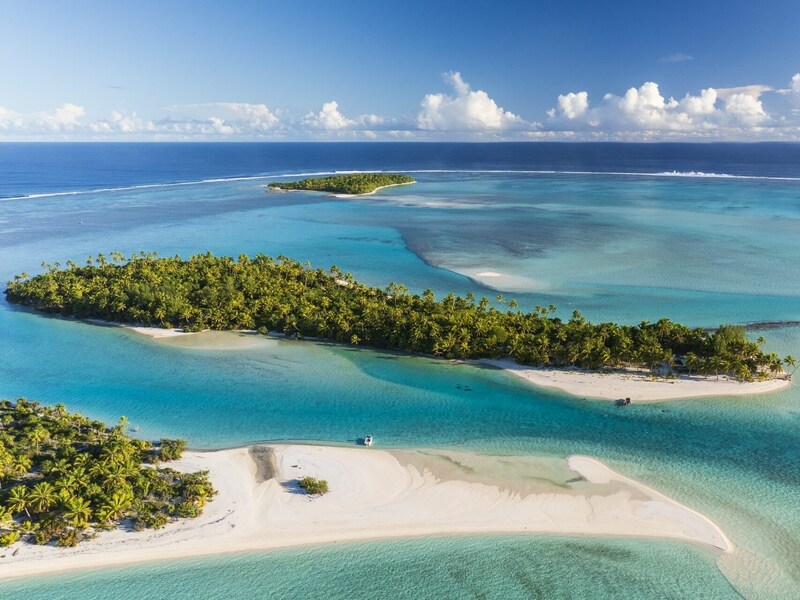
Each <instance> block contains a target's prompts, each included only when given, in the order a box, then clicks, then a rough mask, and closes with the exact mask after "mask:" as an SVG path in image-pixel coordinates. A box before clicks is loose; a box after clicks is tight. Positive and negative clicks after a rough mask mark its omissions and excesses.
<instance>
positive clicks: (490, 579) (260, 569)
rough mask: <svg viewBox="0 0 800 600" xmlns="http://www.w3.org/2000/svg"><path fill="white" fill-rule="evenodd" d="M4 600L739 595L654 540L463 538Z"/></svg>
mask: <svg viewBox="0 0 800 600" xmlns="http://www.w3.org/2000/svg"><path fill="white" fill-rule="evenodd" d="M0 592H3V593H4V594H6V595H7V597H9V598H10V597H15V598H44V597H47V598H50V599H52V600H67V599H73V598H74V599H76V600H78V599H80V600H95V599H96V600H104V599H106V598H130V599H139V598H141V599H149V598H170V599H173V600H181V599H184V598H185V599H187V600H189V599H200V598H229V599H231V600H236V599H239V598H241V599H245V598H319V597H322V598H330V599H331V600H334V599H342V600H344V599H349V600H360V599H372V598H398V599H409V600H410V599H416V598H435V597H439V598H507V599H512V598H520V599H522V598H543V599H544V598H547V599H552V598H583V599H587V600H589V599H598V600H600V599H603V600H605V599H607V598H638V599H641V600H646V599H653V600H656V599H659V600H665V599H676V600H677V599H684V598H701V597H702V598H706V599H708V600H723V599H731V598H740V596H739V595H738V594H737V593H736V592H735V591H734V590H733V588H732V587H731V586H730V585H729V584H728V583H727V582H726V581H725V579H724V578H723V577H722V575H721V574H720V573H719V571H717V569H716V567H715V566H714V563H713V557H712V555H711V553H710V552H707V551H703V550H698V549H696V548H692V547H689V546H685V545H680V544H673V543H669V542H659V543H656V544H654V545H653V546H652V547H649V548H643V547H642V545H641V544H637V543H635V542H630V541H626V540H610V541H603V542H599V541H598V540H594V539H590V538H589V539H580V540H576V539H570V538H559V537H540V538H532V537H531V538H521V537H502V538H495V537H470V538H436V539H426V540H414V541H409V540H394V541H388V542H380V543H376V542H368V543H364V544H353V545H343V546H329V547H321V548H314V549H297V550H288V551H278V552H272V553H268V554H240V555H236V556H229V557H222V558H212V559H203V560H191V561H180V562H174V563H168V564H162V565H156V566H140V567H129V568H126V569H109V570H107V571H101V572H94V573H91V572H90V573H82V574H71V575H62V576H56V577H50V578H48V579H47V580H43V579H28V580H25V581H24V582H12V583H7V584H3V585H0Z"/></svg>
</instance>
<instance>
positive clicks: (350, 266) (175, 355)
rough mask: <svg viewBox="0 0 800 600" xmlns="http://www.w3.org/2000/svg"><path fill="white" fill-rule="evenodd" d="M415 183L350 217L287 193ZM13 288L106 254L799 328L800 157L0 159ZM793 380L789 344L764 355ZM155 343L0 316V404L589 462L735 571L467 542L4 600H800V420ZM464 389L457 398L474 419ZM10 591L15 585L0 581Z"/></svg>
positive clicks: (606, 547) (163, 432)
mask: <svg viewBox="0 0 800 600" xmlns="http://www.w3.org/2000/svg"><path fill="white" fill-rule="evenodd" d="M348 170H392V171H404V172H412V173H413V175H414V177H415V179H417V183H416V184H415V185H413V186H405V187H400V188H391V189H386V190H383V191H382V192H381V193H379V194H376V195H374V196H370V197H364V198H358V199H339V198H331V197H327V196H324V195H319V194H311V193H293V194H267V193H265V189H264V187H263V186H264V185H265V184H266V183H267V182H268V181H271V180H278V181H280V180H281V179H282V178H285V177H287V176H290V175H293V174H306V173H329V172H335V171H348ZM0 198H3V199H2V200H0V280H3V281H5V280H8V279H10V278H11V277H13V276H14V275H15V274H17V273H21V272H28V273H36V272H38V271H40V270H41V269H42V266H41V262H42V261H49V262H53V261H60V262H62V263H63V262H64V261H66V260H69V259H71V260H75V261H76V262H80V261H82V260H84V259H85V258H86V257H87V256H89V255H96V254H97V253H98V252H106V253H108V252H111V251H113V250H120V251H123V252H125V253H131V252H137V251H141V250H145V251H158V252H159V253H160V254H161V255H172V254H181V255H184V256H186V255H189V254H192V253H197V252H205V251H212V252H214V253H217V254H227V255H233V256H236V255H238V254H241V253H249V254H254V253H257V252H263V253H267V254H271V255H279V254H284V255H287V256H291V257H293V258H296V259H298V260H301V261H306V260H308V261H311V262H312V263H313V264H314V265H315V266H319V267H328V266H330V265H332V264H336V265H338V266H339V267H340V268H342V269H343V270H344V271H350V272H352V273H353V274H354V275H355V276H356V277H357V278H358V279H360V280H362V281H364V282H365V283H369V284H372V285H380V286H385V285H387V284H388V283H389V282H391V281H396V282H402V283H405V284H407V285H408V286H409V288H411V290H412V291H415V292H419V291H421V290H423V289H425V288H431V289H433V290H434V291H435V292H436V293H437V294H445V293H448V292H451V291H453V292H457V293H466V292H470V291H472V292H475V293H476V295H478V296H481V295H485V296H488V297H494V295H496V294H497V293H503V294H504V295H506V297H514V298H516V299H518V300H519V302H520V305H521V306H522V307H524V308H532V307H533V306H535V305H536V304H543V305H547V304H550V303H554V304H556V305H557V306H559V309H560V311H561V312H560V314H561V315H562V316H563V315H564V314H566V315H569V314H570V313H571V312H572V310H575V309H579V310H581V311H582V312H584V314H586V315H587V316H588V317H589V318H591V319H608V320H615V321H621V322H638V321H640V320H642V319H649V320H653V319H657V318H659V317H661V316H668V317H671V318H674V319H675V320H679V321H683V322H686V323H688V324H692V325H699V326H715V325H719V324H720V323H723V322H732V323H753V322H761V321H772V322H786V323H789V322H796V321H800V262H799V261H798V257H800V144H556V143H553V144H425V143H412V144H406V143H398V144H393V143H342V144H340V143H317V144H300V143H292V144H289V143H287V144H195V143H191V144H0ZM759 334H763V335H764V336H765V337H766V338H767V348H768V349H769V350H774V351H775V352H778V353H780V354H781V355H785V354H786V353H789V352H791V353H794V354H795V355H797V354H800V352H799V350H800V327H797V326H796V325H795V326H790V325H787V326H782V327H778V328H776V329H771V330H769V331H764V332H759ZM193 339H195V340H200V341H187V340H182V341H171V342H155V341H152V340H149V339H144V338H142V337H141V336H138V335H135V334H133V333H131V332H128V331H124V330H120V329H117V328H108V327H100V326H93V325H89V324H85V323H79V322H75V321H68V320H60V319H53V318H48V317H43V316H41V315H36V314H32V313H30V312H27V311H23V310H19V309H15V308H13V307H11V306H9V305H8V304H7V303H6V302H5V301H4V300H3V301H0V397H17V396H23V395H24V396H28V397H30V398H35V399H39V400H41V401H44V402H48V403H55V402H63V403H65V404H66V405H67V406H68V407H69V408H70V409H72V410H76V411H80V412H84V413H87V414H90V415H92V416H94V417H97V418H102V419H105V420H107V421H115V420H116V419H117V418H118V417H119V416H120V415H123V414H124V415H126V416H127V417H128V418H129V419H130V422H131V425H132V426H135V427H138V428H139V431H140V435H142V436H144V437H160V436H181V437H185V438H186V439H188V440H189V443H190V445H191V446H193V447H196V448H220V447H227V446H234V445H240V444H246V443H250V442H255V441H274V440H308V441H319V442H326V443H340V444H347V443H352V440H353V439H354V437H355V436H356V435H358V434H359V433H362V432H363V431H364V430H369V431H370V432H371V433H373V434H374V435H375V436H376V439H378V440H379V441H380V444H381V446H386V447H397V448H418V447H432V446H444V447H452V448H458V449H459V450H462V451H474V452H481V453H487V454H529V453H542V454H548V455H554V456H567V455H570V454H575V453H581V454H589V455H593V456H596V457H598V458H600V459H602V460H604V461H606V462H608V463H609V464H611V465H612V466H614V468H616V469H618V470H620V471H621V472H623V473H625V474H626V475H629V476H632V477H636V478H638V479H641V480H642V481H644V482H646V483H648V484H649V485H652V486H654V487H656V488H657V489H659V490H660V491H662V492H664V493H666V494H668V495H670V496H673V497H675V498H677V499H679V500H680V501H681V502H684V503H686V504H687V505H689V506H691V507H692V508H695V509H697V510H700V511H701V512H703V513H704V514H706V515H708V516H709V517H711V518H712V519H713V520H714V521H715V522H717V523H718V524H720V526H721V527H722V528H723V529H724V530H725V531H726V533H727V534H728V535H729V537H731V538H732V540H733V541H734V543H735V544H736V545H737V551H736V552H735V553H733V554H731V555H719V554H717V553H715V552H712V551H709V550H707V549H704V548H698V547H695V546H691V545H687V544H682V543H672V542H670V543H667V542H662V543H657V544H653V543H651V542H650V541H641V540H618V539H605V538H560V537H546V536H542V537H535V536H532V537H508V538H503V537H483V536H478V537H469V538H464V537H458V538H441V539H435V540H407V541H396V542H389V543H375V544H372V545H370V546H368V547H362V545H359V544H354V545H344V546H332V547H326V548H315V549H304V550H292V551H282V552H275V553H267V554H247V555H242V556H234V557H220V558H215V559H208V560H203V561H183V562H175V563H169V564H164V565H146V566H140V567H135V568H129V569H118V570H112V571H108V572H106V571H103V572H97V573H93V572H88V573H81V574H74V575H69V576H59V577H48V578H46V579H30V580H23V581H20V582H11V583H5V584H0V597H6V596H8V597H12V596H13V597H18V598H162V597H163V598H182V597H187V598H188V597H192V598H217V597H225V598H228V597H231V598H251V597H265V598H267V597H285V596H288V595H290V594H291V595H293V596H298V597H306V596H311V595H314V596H318V595H321V594H324V595H326V596H328V597H331V598H374V597H385V598H394V597H397V598H418V597H433V596H438V597H476V598H494V597H502V598H517V597H519V598H529V597H541V598H570V597H574V598H609V597H613V598H694V597H704V598H736V597H747V598H794V597H800V510H798V506H800V504H798V500H797V499H798V497H800V394H798V390H797V387H796V385H794V386H793V387H791V388H789V389H788V390H786V391H783V392H779V393H775V394H768V395H765V396H758V397H737V398H704V399H696V400H690V401H676V402H670V403H668V404H653V405H647V404H640V405H635V406H632V407H630V410H628V409H626V410H625V411H624V412H620V411H619V410H618V409H616V408H615V407H613V406H610V405H609V404H607V403H602V402H593V401H587V400H584V399H581V398H574V397H570V396H567V395H565V394H561V393H557V392H552V391H546V390H540V389H537V388H533V387H531V386H528V385H527V384H524V382H521V381H519V380H517V379H516V378H514V377H512V376H509V375H508V374H505V373H503V372H500V371H496V370H489V369H481V368H477V367H471V366H466V365H454V364H450V363H446V362H443V361H437V360H432V359H426V358H419V357H407V356H400V355H394V354H387V353H381V352H374V351H371V350H368V349H357V350H356V349H352V348H344V347H337V346H329V345H325V344H315V343H311V342H302V343H301V342H290V341H280V340H274V339H269V340H266V339H264V340H260V341H259V342H258V343H252V344H247V345H245V346H243V347H239V348H236V349H220V348H219V347H215V346H214V345H213V344H211V343H209V344H206V345H204V343H203V342H202V339H200V338H193ZM466 388H469V390H470V391H469V392H467V391H465V389H466ZM0 568H2V563H1V562H0Z"/></svg>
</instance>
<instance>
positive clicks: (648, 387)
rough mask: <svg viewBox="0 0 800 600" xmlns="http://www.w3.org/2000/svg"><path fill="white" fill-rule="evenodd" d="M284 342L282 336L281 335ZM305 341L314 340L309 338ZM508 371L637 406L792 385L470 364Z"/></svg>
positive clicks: (154, 333)
mask: <svg viewBox="0 0 800 600" xmlns="http://www.w3.org/2000/svg"><path fill="white" fill-rule="evenodd" d="M90 322H92V323H94V324H97V325H110V326H117V327H124V328H126V329H129V330H130V331H133V332H135V333H138V334H141V335H145V336H147V337H150V338H152V339H154V340H157V341H164V342H179V345H180V346H182V347H187V348H195V349H213V350H227V349H242V348H247V347H255V346H258V345H259V344H260V343H261V344H263V343H264V342H265V340H268V339H275V338H273V337H270V338H266V337H264V336H260V335H255V332H253V331H245V330H243V331H202V332H193V333H184V332H183V331H182V330H180V329H161V328H159V327H135V326H131V325H124V324H120V323H110V322H105V321H98V320H94V321H90ZM181 336H195V337H193V338H192V340H191V342H190V341H188V340H185V339H184V340H180V339H179V338H181ZM276 337H279V338H281V339H284V338H282V336H276ZM306 341H313V340H312V339H311V338H307V339H306ZM466 362H468V363H472V364H479V365H488V366H491V367H496V368H499V369H503V370H506V371H508V372H510V373H513V374H514V375H516V376H518V377H521V378H523V379H525V380H526V381H528V382H529V383H531V384H533V385H535V386H538V387H544V388H551V389H557V390H560V391H562V392H566V393H568V394H571V395H573V396H579V397H582V398H595V399H602V400H617V399H619V398H630V399H631V401H632V402H661V401H665V400H681V399H685V398H703V397H709V396H751V395H756V394H766V393H769V392H776V391H778V390H782V389H784V388H787V387H788V386H789V385H791V381H790V380H788V379H784V378H773V379H768V380H766V381H748V382H745V381H739V380H737V379H733V378H732V377H727V376H724V375H723V376H720V377H715V376H708V377H706V376H700V375H693V376H689V375H681V376H679V377H675V378H664V377H655V376H653V375H652V374H651V373H650V371H646V370H634V369H629V370H616V371H605V372H598V371H582V370H580V369H574V368H573V369H551V368H544V367H528V366H525V365H519V364H517V363H515V362H514V361H513V360H511V359H499V360H494V359H481V360H476V361H466Z"/></svg>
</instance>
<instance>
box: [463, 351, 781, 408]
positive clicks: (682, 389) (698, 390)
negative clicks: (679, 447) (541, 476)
mask: <svg viewBox="0 0 800 600" xmlns="http://www.w3.org/2000/svg"><path fill="white" fill-rule="evenodd" d="M474 364H478V365H487V366H490V367H495V368H498V369H502V370H503V371H507V372H509V373H511V374H513V375H514V376H516V377H520V378H522V379H524V380H525V381H527V382H528V383H530V384H532V385H534V386H536V387H543V388H550V389H556V390H559V391H562V392H566V393H567V394H570V395H571V396H576V397H582V398H594V399H600V400H618V399H621V398H630V399H631V401H632V402H634V403H636V402H665V401H669V400H685V399H689V398H707V397H710V396H750V395H757V394H768V393H771V392H777V391H779V390H782V389H785V388H787V387H789V386H790V385H791V380H790V379H778V378H772V379H767V380H766V381H739V380H738V379H733V378H731V377H728V376H725V375H721V376H720V377H719V378H717V377H713V376H705V375H692V376H690V375H680V376H677V377H675V378H674V379H669V378H664V377H656V376H654V375H652V374H651V373H650V372H649V371H647V370H634V369H629V370H615V371H608V372H603V373H601V372H597V371H582V370H580V369H552V368H548V367H529V366H526V365H520V364H517V363H515V362H514V361H513V360H512V359H488V358H484V359H480V360H477V361H474Z"/></svg>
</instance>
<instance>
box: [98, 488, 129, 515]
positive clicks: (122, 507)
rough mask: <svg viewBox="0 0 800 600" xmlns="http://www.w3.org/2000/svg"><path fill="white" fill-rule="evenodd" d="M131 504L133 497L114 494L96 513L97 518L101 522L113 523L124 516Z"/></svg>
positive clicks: (124, 494)
mask: <svg viewBox="0 0 800 600" xmlns="http://www.w3.org/2000/svg"><path fill="white" fill-rule="evenodd" d="M132 502H133V496H131V495H130V494H126V493H121V492H114V493H113V494H112V495H111V497H110V498H109V499H108V500H107V501H106V502H105V503H104V504H103V505H102V506H101V507H100V509H99V510H98V511H97V518H98V519H100V520H101V521H115V520H117V519H119V518H121V517H122V516H123V515H124V514H125V511H127V510H128V508H130V506H131V503H132Z"/></svg>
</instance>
